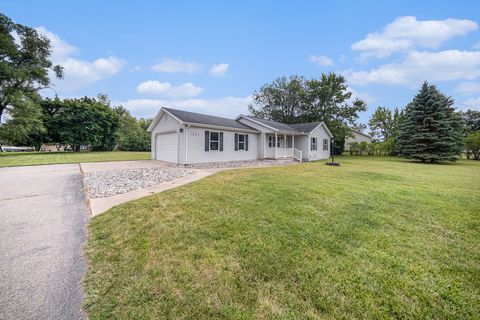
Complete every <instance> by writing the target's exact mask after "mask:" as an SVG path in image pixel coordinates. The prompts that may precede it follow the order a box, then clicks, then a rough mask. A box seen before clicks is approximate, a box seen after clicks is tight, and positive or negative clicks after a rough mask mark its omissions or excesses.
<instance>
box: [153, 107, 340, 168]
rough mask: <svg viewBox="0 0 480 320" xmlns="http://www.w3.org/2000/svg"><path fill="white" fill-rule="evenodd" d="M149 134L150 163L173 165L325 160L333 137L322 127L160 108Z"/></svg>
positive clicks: (312, 124)
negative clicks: (243, 161) (150, 141)
mask: <svg viewBox="0 0 480 320" xmlns="http://www.w3.org/2000/svg"><path fill="white" fill-rule="evenodd" d="M148 131H149V132H151V134H152V150H151V151H152V155H151V156H152V159H154V160H162V161H167V162H172V163H176V164H183V165H186V164H194V163H205V162H220V161H240V160H256V159H285V158H294V159H297V160H299V161H312V160H319V159H327V158H328V157H329V156H330V141H331V139H332V137H333V136H332V134H331V133H330V131H329V130H328V128H327V126H326V125H325V124H324V123H323V122H311V123H301V124H285V123H280V122H276V121H271V120H264V119H260V118H256V117H251V116H245V115H240V116H238V117H237V118H236V119H227V118H222V117H216V116H210V115H205V114H200V113H194V112H187V111H182V110H176V109H171V108H161V109H160V111H159V112H158V114H157V115H156V116H155V118H154V119H153V121H152V123H151V125H150V127H149V128H148Z"/></svg>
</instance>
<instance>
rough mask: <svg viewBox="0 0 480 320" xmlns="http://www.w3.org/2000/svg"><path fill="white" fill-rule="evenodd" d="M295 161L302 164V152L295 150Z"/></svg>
mask: <svg viewBox="0 0 480 320" xmlns="http://www.w3.org/2000/svg"><path fill="white" fill-rule="evenodd" d="M293 159H295V160H297V161H300V162H302V150H298V149H295V148H293Z"/></svg>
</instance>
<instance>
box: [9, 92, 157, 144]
mask: <svg viewBox="0 0 480 320" xmlns="http://www.w3.org/2000/svg"><path fill="white" fill-rule="evenodd" d="M28 109H29V110H30V111H31V113H27V114H23V113H22V114H19V113H18V112H17V113H16V114H15V116H14V117H11V118H9V119H8V120H7V121H6V122H5V123H4V124H3V125H2V126H1V127H0V139H1V141H2V142H3V144H7V143H8V144H13V145H28V146H34V147H35V148H36V150H39V149H40V147H41V145H42V144H57V145H58V146H59V147H60V146H61V147H64V149H67V150H72V151H80V146H88V147H89V149H91V150H95V151H111V150H114V149H115V150H124V151H148V150H150V134H149V133H148V132H147V128H148V126H149V125H150V123H151V119H143V118H140V119H136V118H135V117H133V116H132V115H131V114H130V112H129V111H128V110H127V109H125V108H124V107H122V106H114V107H112V106H111V105H110V101H109V100H108V97H107V96H106V95H102V94H100V95H98V97H97V98H89V97H83V98H75V99H60V98H58V97H55V98H45V99H39V100H38V101H36V102H35V104H33V102H32V105H31V106H30V107H29V108H28ZM15 110H21V109H20V108H16V109H15Z"/></svg>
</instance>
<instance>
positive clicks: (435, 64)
mask: <svg viewBox="0 0 480 320" xmlns="http://www.w3.org/2000/svg"><path fill="white" fill-rule="evenodd" d="M345 76H346V77H347V78H348V80H349V81H350V82H351V83H353V84H359V85H363V84H369V83H385V84H399V85H417V84H419V83H421V82H422V81H424V80H428V81H451V80H472V79H475V78H477V77H479V76H480V51H459V50H446V51H440V52H427V51H422V52H419V51H411V52H409V53H408V54H407V56H406V58H405V60H403V61H402V62H396V63H389V64H384V65H382V66H380V67H378V68H376V69H371V70H370V71H352V70H350V71H347V72H345Z"/></svg>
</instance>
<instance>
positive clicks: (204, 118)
mask: <svg viewBox="0 0 480 320" xmlns="http://www.w3.org/2000/svg"><path fill="white" fill-rule="evenodd" d="M163 109H165V110H167V111H168V112H170V113H171V114H173V115H174V116H175V117H177V118H178V119H180V120H182V121H184V122H188V123H198V124H205V125H211V126H218V127H226V128H235V129H244V130H254V131H256V130H255V129H253V128H251V127H249V126H247V125H244V124H243V123H241V122H239V121H236V120H234V119H228V118H222V117H216V116H210V115H206V114H201V113H195V112H189V111H183V110H177V109H171V108H163Z"/></svg>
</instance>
